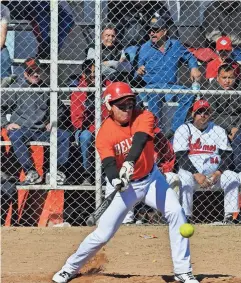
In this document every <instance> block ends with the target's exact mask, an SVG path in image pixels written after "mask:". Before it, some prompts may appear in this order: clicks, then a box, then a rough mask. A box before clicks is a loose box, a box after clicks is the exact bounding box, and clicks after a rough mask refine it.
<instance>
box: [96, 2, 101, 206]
mask: <svg viewBox="0 0 241 283" xmlns="http://www.w3.org/2000/svg"><path fill="white" fill-rule="evenodd" d="M101 2H102V1H100V0H95V87H96V92H95V127H96V129H95V137H96V135H97V132H98V129H99V128H100V125H101V94H102V79H101V14H102V12H101V7H102V5H101ZM101 175H102V172H101V160H100V157H99V155H98V153H97V151H95V182H96V183H95V184H96V185H95V186H96V195H95V203H96V207H98V206H99V205H100V204H101V196H102V184H101V181H102V178H101Z"/></svg>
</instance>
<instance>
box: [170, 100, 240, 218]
mask: <svg viewBox="0 0 241 283" xmlns="http://www.w3.org/2000/svg"><path fill="white" fill-rule="evenodd" d="M192 117H193V122H192V123H187V124H183V125H181V126H180V127H179V128H178V129H177V130H176V132H175V135H174V141H173V148H174V151H175V153H176V158H177V162H178V164H179V172H178V175H179V178H180V181H181V198H182V205H183V209H184V211H185V213H186V216H187V217H188V219H189V221H192V212H193V193H194V191H195V189H196V188H198V187H201V188H203V189H213V188H222V189H223V190H224V214H225V215H224V222H225V223H230V222H232V214H233V212H239V206H238V194H239V184H240V181H239V178H238V174H237V173H235V172H233V171H231V170H230V167H231V165H232V148H231V146H230V144H229V141H228V137H227V134H226V132H225V130H224V129H223V128H221V127H220V126H218V125H216V124H215V123H214V122H212V121H211V106H210V104H209V103H208V102H207V101H206V100H198V101H196V102H195V103H194V105H193V110H192Z"/></svg>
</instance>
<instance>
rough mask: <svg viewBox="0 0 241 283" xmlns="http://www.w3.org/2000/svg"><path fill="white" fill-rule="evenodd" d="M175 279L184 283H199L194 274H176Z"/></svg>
mask: <svg viewBox="0 0 241 283" xmlns="http://www.w3.org/2000/svg"><path fill="white" fill-rule="evenodd" d="M174 279H175V280H176V281H179V282H182V283H199V282H198V281H197V279H196V278H195V277H194V276H193V274H192V272H187V273H182V274H175V276H174Z"/></svg>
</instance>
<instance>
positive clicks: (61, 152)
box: [8, 128, 70, 172]
mask: <svg viewBox="0 0 241 283" xmlns="http://www.w3.org/2000/svg"><path fill="white" fill-rule="evenodd" d="M8 135H9V139H10V141H11V142H12V146H13V150H14V153H15V154H16V156H17V159H18V161H19V163H20V164H21V166H22V167H23V169H24V171H25V172H27V171H29V170H30V169H34V164H33V161H32V158H31V155H30V152H29V150H28V148H27V146H26V143H27V142H29V141H41V142H49V140H50V132H47V131H44V132H42V131H36V130H31V129H28V128H21V129H18V130H11V131H8ZM69 137H70V134H69V132H68V131H63V130H58V132H57V139H58V159H57V164H58V165H64V163H65V162H67V161H68V158H69Z"/></svg>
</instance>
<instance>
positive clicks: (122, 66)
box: [87, 24, 131, 81]
mask: <svg viewBox="0 0 241 283" xmlns="http://www.w3.org/2000/svg"><path fill="white" fill-rule="evenodd" d="M101 39H102V51H101V54H102V58H101V60H102V74H103V75H104V76H105V77H106V78H108V79H110V80H111V81H114V80H115V81H118V80H120V81H122V80H124V77H123V76H122V75H121V73H128V72H130V70H131V67H130V64H128V62H126V63H123V60H124V59H122V52H123V51H122V50H123V46H122V45H121V44H120V43H119V42H118V41H117V40H116V29H115V27H114V25H112V24H107V25H106V26H105V27H104V28H103V32H102V35H101ZM87 59H95V45H94V44H92V45H91V46H90V47H89V49H88V50H87Z"/></svg>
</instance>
